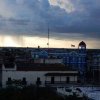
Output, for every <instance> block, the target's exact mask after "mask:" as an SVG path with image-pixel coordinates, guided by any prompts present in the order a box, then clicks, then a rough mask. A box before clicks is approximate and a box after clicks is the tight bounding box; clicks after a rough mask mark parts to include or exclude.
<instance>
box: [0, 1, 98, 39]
mask: <svg viewBox="0 0 100 100" xmlns="http://www.w3.org/2000/svg"><path fill="white" fill-rule="evenodd" d="M70 2H71V3H72V4H73V5H74V8H75V10H74V11H73V12H71V13H68V12H66V10H65V9H61V8H60V7H59V6H53V5H50V2H49V1H48V0H1V1H0V3H1V5H3V6H1V7H0V9H2V10H0V31H1V33H3V34H4V33H5V34H16V35H17V34H18V35H20V34H22V35H23V34H25V35H38V36H45V33H46V32H47V27H48V23H49V27H50V31H51V32H52V33H54V36H55V37H58V38H59V37H61V36H62V38H63V37H65V36H68V35H67V34H68V33H70V37H71V36H72V37H75V34H76V33H78V34H80V35H79V37H78V38H81V36H82V37H86V36H87V37H89V38H95V39H100V28H99V26H100V13H99V11H100V0H70ZM6 10H8V12H7V11H6ZM3 11H4V13H2V12H3ZM76 36H78V35H76Z"/></svg>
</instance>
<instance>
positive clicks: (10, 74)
mask: <svg viewBox="0 0 100 100" xmlns="http://www.w3.org/2000/svg"><path fill="white" fill-rule="evenodd" d="M77 77H78V71H75V70H69V69H67V68H66V67H65V66H64V65H63V64H44V63H42V64H37V63H32V62H31V63H27V62H17V63H16V64H15V65H14V66H13V67H12V66H11V67H10V66H8V67H7V66H6V67H5V65H4V64H3V66H2V81H1V83H2V87H6V86H7V85H11V84H17V85H18V83H19V84H21V83H22V85H30V84H37V85H42V86H45V85H55V84H56V86H57V84H65V85H66V84H75V83H77V80H78V79H77Z"/></svg>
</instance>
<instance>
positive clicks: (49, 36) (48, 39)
mask: <svg viewBox="0 0 100 100" xmlns="http://www.w3.org/2000/svg"><path fill="white" fill-rule="evenodd" d="M49 38H50V35H49V25H48V43H47V45H48V49H49Z"/></svg>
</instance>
